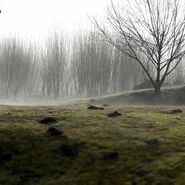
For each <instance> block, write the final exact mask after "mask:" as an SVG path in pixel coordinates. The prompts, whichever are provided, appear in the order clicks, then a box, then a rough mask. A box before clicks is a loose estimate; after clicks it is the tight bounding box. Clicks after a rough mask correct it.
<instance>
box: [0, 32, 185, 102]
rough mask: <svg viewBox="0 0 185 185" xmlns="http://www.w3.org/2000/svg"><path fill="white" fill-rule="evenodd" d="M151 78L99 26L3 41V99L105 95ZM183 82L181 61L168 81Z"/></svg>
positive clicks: (0, 56)
mask: <svg viewBox="0 0 185 185" xmlns="http://www.w3.org/2000/svg"><path fill="white" fill-rule="evenodd" d="M144 60H145V58H144V57H143V61H144ZM145 63H146V65H148V66H147V67H148V70H150V71H151V72H152V67H151V66H150V65H149V64H148V63H147V62H145ZM154 75H155V74H154ZM146 81H147V77H146V76H145V73H144V72H143V71H142V69H141V67H140V66H139V64H138V63H137V62H136V61H134V60H133V59H131V58H128V57H127V56H126V55H124V54H123V53H121V52H120V51H118V50H116V49H115V48H114V47H112V46H111V45H110V44H109V43H107V42H106V41H105V40H104V38H103V36H101V35H100V34H98V32H96V31H91V32H87V33H82V32H79V33H76V34H74V35H73V37H72V38H70V39H69V38H68V37H66V36H64V34H62V33H59V32H53V34H51V35H50V36H48V38H47V39H46V42H45V43H44V44H43V45H42V46H41V45H37V44H33V43H32V44H29V45H28V44H24V42H22V41H21V40H20V39H18V38H16V37H14V38H13V37H12V38H8V39H4V40H2V41H1V42H0V99H1V103H3V102H18V101H21V102H24V101H25V102H29V101H34V100H35V101H46V100H58V99H60V100H61V101H62V100H66V99H72V98H81V97H93V96H101V95H107V94H112V93H118V92H123V91H129V90H132V89H133V88H134V87H135V86H137V85H138V84H140V83H143V82H146ZM183 82H184V73H183V66H182V64H179V66H178V67H177V68H176V70H175V71H174V73H172V75H170V76H169V77H168V79H167V80H166V82H165V84H166V85H179V84H182V83H183Z"/></svg>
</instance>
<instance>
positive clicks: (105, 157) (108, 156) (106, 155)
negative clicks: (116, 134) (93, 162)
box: [102, 151, 119, 160]
mask: <svg viewBox="0 0 185 185" xmlns="http://www.w3.org/2000/svg"><path fill="white" fill-rule="evenodd" d="M118 158H119V154H118V152H117V151H112V152H106V153H104V154H103V157H102V159H103V160H116V159H118Z"/></svg>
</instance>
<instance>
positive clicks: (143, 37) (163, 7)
mask: <svg viewBox="0 0 185 185" xmlns="http://www.w3.org/2000/svg"><path fill="white" fill-rule="evenodd" d="M121 5H123V6H121ZM124 5H125V6H124ZM183 7H184V4H183V0H163V1H160V0H133V1H130V2H129V3H128V4H126V3H125V1H123V0H122V1H121V4H115V3H114V2H113V0H112V2H111V5H110V7H108V13H107V16H106V18H107V23H108V26H109V29H110V31H107V29H106V25H104V26H102V25H101V24H100V22H98V21H97V20H96V19H94V22H95V25H96V27H97V28H98V29H99V30H100V31H101V33H102V34H103V35H104V37H105V38H106V39H107V40H108V42H109V43H110V44H111V45H113V46H114V47H115V48H117V49H118V50H119V51H121V52H123V53H124V54H126V55H127V56H129V57H130V58H132V59H134V61H136V62H138V63H139V64H140V66H141V67H142V69H143V70H144V72H145V74H146V75H147V77H148V79H149V80H150V82H151V84H152V85H153V87H154V89H155V93H156V94H158V93H160V89H161V86H162V84H163V82H164V81H165V79H166V77H167V76H168V75H169V74H171V73H172V72H173V70H174V69H175V68H176V67H177V66H178V64H179V63H180V62H181V59H182V58H183V56H184V55H185V48H184V45H185V37H184V36H185V14H184V11H183ZM117 38H119V40H117ZM143 56H144V57H145V58H146V59H147V63H150V66H151V65H152V66H153V68H154V70H155V71H154V72H155V75H154V77H153V72H152V74H151V73H150V71H149V70H148V68H147V65H146V61H145V60H143Z"/></svg>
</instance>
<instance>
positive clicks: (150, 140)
mask: <svg viewBox="0 0 185 185" xmlns="http://www.w3.org/2000/svg"><path fill="white" fill-rule="evenodd" d="M146 144H148V145H158V144H159V140H158V139H155V138H153V139H148V140H146Z"/></svg>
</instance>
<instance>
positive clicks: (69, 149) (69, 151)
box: [58, 143, 82, 158]
mask: <svg viewBox="0 0 185 185" xmlns="http://www.w3.org/2000/svg"><path fill="white" fill-rule="evenodd" d="M81 147H82V144H80V143H73V144H62V145H61V146H60V147H59V148H58V152H59V153H60V154H61V155H63V156H65V157H69V158H74V157H77V156H78V154H79V152H80V149H81Z"/></svg>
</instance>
